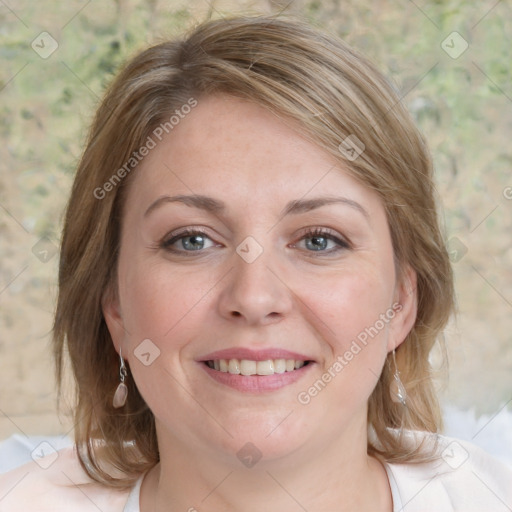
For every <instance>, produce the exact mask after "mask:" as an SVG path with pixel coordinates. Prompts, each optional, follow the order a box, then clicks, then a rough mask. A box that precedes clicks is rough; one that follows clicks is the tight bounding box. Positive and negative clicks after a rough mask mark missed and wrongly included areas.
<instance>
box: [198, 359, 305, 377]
mask: <svg viewBox="0 0 512 512" xmlns="http://www.w3.org/2000/svg"><path fill="white" fill-rule="evenodd" d="M207 364H208V366H209V367H210V368H214V369H215V370H219V371H221V372H227V373H232V374H234V375H240V374H241V375H273V374H274V373H284V372H291V371H293V370H297V369H299V368H302V367H303V366H304V364H305V361H299V360H297V359H268V360H267V361H251V360H249V359H215V360H214V361H208V363H207Z"/></svg>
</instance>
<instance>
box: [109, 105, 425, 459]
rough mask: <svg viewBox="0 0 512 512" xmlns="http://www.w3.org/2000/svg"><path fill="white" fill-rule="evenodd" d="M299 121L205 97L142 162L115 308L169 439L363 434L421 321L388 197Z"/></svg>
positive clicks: (226, 451) (120, 332)
mask: <svg viewBox="0 0 512 512" xmlns="http://www.w3.org/2000/svg"><path fill="white" fill-rule="evenodd" d="M292 127H293V124H292V123H290V122H288V123H284V122H282V121H280V120H279V119H278V118H277V117H276V116H274V115H273V114H271V113H270V112H268V111H267V110H265V109H264V108H262V107H260V106H257V105H255V104H252V103H249V102H246V101H243V100H240V99H235V98H232V97H228V96H222V95H217V96H208V97H204V98H201V99H200V100H199V102H198V105H197V106H196V107H195V108H193V109H192V110H191V112H190V113H189V114H188V115H186V116H185V117H184V119H182V120H180V122H179V124H177V125H176V126H174V128H173V129H172V131H171V132H170V133H169V135H167V136H166V137H165V138H163V140H162V141H161V142H158V143H157V145H156V147H154V148H153V149H151V150H150V152H149V154H148V155H147V156H146V157H145V158H144V160H143V161H142V162H141V163H140V164H139V165H138V167H137V168H136V169H135V170H134V171H132V172H133V173H134V174H135V176H132V178H133V181H132V183H131V184H130V189H129V192H128V194H127V198H126V203H125V209H124V216H123V229H122V237H121V248H120V255H119V267H118V286H119V289H118V299H115V300H113V301H112V302H108V303H105V304H104V312H105V317H106V320H107V323H108V326H109V329H110V332H111V333H112V336H113V340H114V344H115V346H116V349H117V350H118V351H119V347H120V346H122V354H123V357H125V359H127V361H128V362H129V367H130V375H129V378H133V379H135V382H136V384H137V387H138V389H139V390H140V393H141V394H142V396H143V397H144V399H145V400H146V402H147V404H148V405H149V407H150V408H151V410H152V411H153V413H154V415H155V417H156V421H157V431H158V435H159V443H160V445H161V446H164V445H168V446H172V445H173V443H179V444H180V446H187V447H189V448H190V449H191V450H192V449H193V450H197V451H198V452H200V453H202V454H203V456H204V455H205V454H212V455H215V456H217V457H223V459H224V460H233V461H235V462H237V463H238V464H239V462H238V461H237V459H235V456H236V454H237V452H239V450H240V449H242V451H241V452H240V453H239V455H238V456H239V457H240V456H241V455H240V454H242V455H243V454H245V453H246V452H249V456H257V455H256V453H259V452H261V453H262V454H263V457H264V458H265V457H266V458H267V459H269V460H270V459H275V458H277V457H281V456H283V455H291V454H292V453H301V454H303V455H305V454H308V453H309V454H311V453H317V452H318V450H319V449H321V448H322V447H323V448H325V447H326V446H333V444H332V443H336V440H337V439H339V438H340V436H341V435H342V434H343V433H344V432H346V433H348V432H352V433H353V432H358V433H360V435H361V436H364V439H366V429H365V428H363V427H365V425H366V404H367V400H368V397H369V395H370V394H371V392H372V390H373V389H374V387H375V385H376V383H377V380H378V378H379V375H380V373H381V370H382V366H383V364H384V361H385V357H386V354H387V352H388V351H390V350H392V349H393V348H394V347H395V346H397V345H398V344H400V343H401V342H402V341H403V339H404V337H405V336H406V334H407V332H408V331H409V330H410V329H411V327H412V325H413V323H414V318H415V314H416V310H415V301H416V299H415V292H414V274H413V273H412V272H410V271H409V272H408V276H409V280H408V283H405V284H403V285H402V284H400V283H397V282H396V273H395V267H394V260H393V250H392V243H391V238H390V232H389V227H388V223H387V219H386V215H385V212H384V208H383V205H382V202H381V200H380V199H379V197H378V196H377V194H376V193H374V192H373V191H371V190H370V189H368V188H366V187H365V186H363V185H361V184H360V183H359V182H358V181H356V180H355V179H353V178H352V177H350V176H349V175H348V173H347V172H346V171H345V170H344V168H343V166H340V164H339V162H337V161H336V160H334V159H333V158H332V157H331V156H330V155H328V154H326V153H325V152H324V151H322V150H321V149H319V148H318V147H317V146H316V145H314V144H312V143H311V142H308V141H306V140H305V139H304V138H302V137H301V136H300V135H298V133H297V132H296V131H294V130H293V129H292ZM176 196H181V197H182V199H181V200H172V198H175V197H176ZM410 290H413V291H412V292H411V291H410ZM397 304H400V305H397ZM221 359H222V360H223V361H220V360H221ZM283 360H284V361H283ZM208 361H215V362H210V363H208ZM291 361H293V363H292V362H291ZM296 361H297V362H298V364H297V365H295V362H296ZM305 362H307V363H306V364H304V363H305ZM303 364H304V366H302V365H303ZM210 366H213V368H210ZM295 366H298V367H299V368H298V369H293V370H292V368H294V367H295ZM215 368H219V369H215ZM226 369H227V370H228V371H225V370H226ZM237 372H241V374H239V373H237ZM253 372H258V373H259V374H269V375H250V374H251V373H253ZM249 442H250V443H252V444H253V445H254V446H255V447H256V448H254V447H253V446H252V445H246V443H249ZM244 446H245V447H244ZM242 447H244V448H242ZM244 450H245V451H244ZM251 451H253V452H254V453H251ZM257 451H259V452H257ZM230 458H231V459H230ZM263 460H265V459H263Z"/></svg>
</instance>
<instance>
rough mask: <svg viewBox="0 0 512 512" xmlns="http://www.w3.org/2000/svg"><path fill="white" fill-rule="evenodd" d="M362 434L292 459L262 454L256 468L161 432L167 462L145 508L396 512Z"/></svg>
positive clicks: (148, 481) (150, 482) (147, 488)
mask: <svg viewBox="0 0 512 512" xmlns="http://www.w3.org/2000/svg"><path fill="white" fill-rule="evenodd" d="M157 430H158V429H157ZM356 432H358V433H357V435H356V436H355V437H354V435H353V433H352V432H350V434H349V432H347V435H345V436H338V437H337V438H336V442H335V443H327V444H328V446H325V445H326V443H325V442H319V443H318V444H316V443H311V444H310V445H307V446H306V445H305V446H302V447H300V448H299V449H297V450H295V451H294V452H293V453H292V454H289V455H287V456H286V457H281V458H279V459H275V458H274V459H272V460H265V458H264V457H262V459H261V460H260V461H258V462H257V463H256V464H255V465H254V466H253V467H251V468H248V467H244V466H243V464H241V463H240V461H239V460H238V459H235V460H233V458H232V457H231V458H230V459H229V460H224V459H222V456H215V455H212V454H213V452H212V453H204V451H202V450H201V451H199V450H197V448H195V449H194V447H191V446H185V445H184V444H183V443H180V442H179V441H178V440H175V439H172V438H165V439H164V438H163V437H162V436H159V446H160V456H161V461H160V463H159V464H158V465H157V466H155V467H154V468H153V469H152V470H151V471H150V472H149V473H148V475H147V476H146V478H145V479H144V483H143V486H142V489H141V511H142V512H160V511H164V510H165V511H167V512H175V511H188V512H199V511H200V512H213V511H218V510H223V511H226V512H235V511H240V510H243V511H244V512H256V511H261V510H268V509H272V510H284V511H288V510H290V511H295V510H297V511H301V510H308V511H310V512H313V511H319V510H336V511H339V512H355V511H358V512H360V511H362V510H371V511H376V512H380V511H382V512H389V511H391V510H392V500H391V491H390V488H389V483H388V480H387V476H386V472H385V469H384V467H383V466H382V464H381V463H380V462H378V461H377V460H376V459H374V458H371V457H369V456H368V455H367V453H366V450H367V445H366V443H367V436H366V426H365V428H364V429H361V428H359V429H357V430H356ZM321 446H322V447H323V450H321V449H320V447H321Z"/></svg>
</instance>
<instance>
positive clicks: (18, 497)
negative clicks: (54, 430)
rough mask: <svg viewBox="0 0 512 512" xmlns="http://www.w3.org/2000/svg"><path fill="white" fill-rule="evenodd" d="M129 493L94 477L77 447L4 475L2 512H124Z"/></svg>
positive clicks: (0, 480)
mask: <svg viewBox="0 0 512 512" xmlns="http://www.w3.org/2000/svg"><path fill="white" fill-rule="evenodd" d="M128 494H129V491H118V490H115V489H110V488H108V487H105V486H103V485H101V484H99V483H97V482H94V481H93V480H91V478H90V477H89V476H88V475H87V474H86V472H85V471H84V470H83V469H82V467H81V466H80V463H79V461H78V455H77V453H76V450H75V448H74V447H68V448H64V449H63V450H60V451H58V452H53V453H52V454H50V455H48V456H46V457H43V458H41V459H38V460H37V462H29V463H28V464H25V465H23V466H20V467H18V468H16V469H14V470H12V471H9V472H7V473H5V474H3V475H0V511H1V512H18V511H20V512H21V511H23V512H30V511H32V510H37V511H38V512H46V511H48V512H49V511H51V512H60V511H66V512H67V511H69V510H73V511H74V512H75V511H76V512H82V511H84V512H85V511H87V512H88V511H93V510H94V511H97V510H102V511H103V512H122V510H123V508H124V505H125V503H126V500H127V499H128Z"/></svg>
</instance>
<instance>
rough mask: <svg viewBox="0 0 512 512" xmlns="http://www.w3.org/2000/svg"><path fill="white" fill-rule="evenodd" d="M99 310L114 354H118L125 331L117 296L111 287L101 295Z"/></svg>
mask: <svg viewBox="0 0 512 512" xmlns="http://www.w3.org/2000/svg"><path fill="white" fill-rule="evenodd" d="M101 309H102V311H103V317H104V318H105V322H106V324H107V327H108V330H109V332H110V336H111V338H112V341H113V343H114V348H115V349H116V352H117V353H119V349H120V347H121V346H122V345H123V340H124V337H125V335H126V329H125V327H124V323H123V316H122V314H121V307H120V303H119V297H118V294H117V293H116V291H115V290H113V289H112V287H111V286H109V288H108V289H107V290H106V291H105V293H104V294H103V297H102V300H101Z"/></svg>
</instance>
